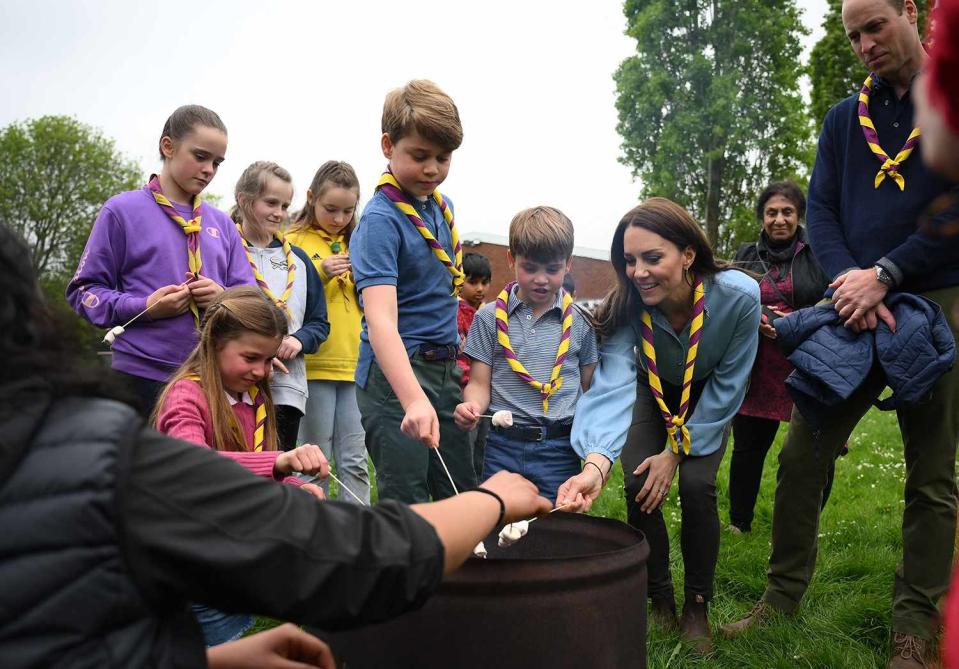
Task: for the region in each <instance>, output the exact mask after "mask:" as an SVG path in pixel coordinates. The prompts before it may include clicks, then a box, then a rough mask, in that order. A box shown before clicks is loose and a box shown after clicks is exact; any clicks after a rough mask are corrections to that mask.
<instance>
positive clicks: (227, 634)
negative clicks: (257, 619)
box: [190, 604, 253, 648]
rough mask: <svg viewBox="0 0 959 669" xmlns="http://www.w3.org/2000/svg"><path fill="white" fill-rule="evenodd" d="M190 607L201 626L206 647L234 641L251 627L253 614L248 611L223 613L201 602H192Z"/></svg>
mask: <svg viewBox="0 0 959 669" xmlns="http://www.w3.org/2000/svg"><path fill="white" fill-rule="evenodd" d="M190 608H192V609H193V615H194V616H196V620H197V622H198V623H200V627H201V628H203V640H204V642H205V643H206V645H207V648H209V647H210V646H219V645H220V644H221V643H226V642H227V641H236V640H237V639H239V638H240V637H241V636H243V635H244V634H245V633H246V631H247V630H248V629H250V628H251V627H253V616H251V615H250V614H249V613H224V612H223V611H218V610H217V609H211V608H210V607H209V606H203V605H202V604H192V605H191V607H190Z"/></svg>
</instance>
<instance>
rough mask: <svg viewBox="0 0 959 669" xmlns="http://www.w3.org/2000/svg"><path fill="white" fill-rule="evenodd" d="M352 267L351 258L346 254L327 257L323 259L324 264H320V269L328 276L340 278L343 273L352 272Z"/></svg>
mask: <svg viewBox="0 0 959 669" xmlns="http://www.w3.org/2000/svg"><path fill="white" fill-rule="evenodd" d="M352 266H353V265H352V263H350V257H349V256H348V255H346V254H345V253H338V254H336V255H335V256H327V257H325V258H323V262H321V263H320V267H321V268H322V269H323V271H324V272H325V273H326V275H327V276H339V275H340V274H342V273H343V272H348V271H350V268H351V267H352Z"/></svg>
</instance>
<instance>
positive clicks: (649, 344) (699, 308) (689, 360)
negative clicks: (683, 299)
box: [640, 276, 706, 455]
mask: <svg viewBox="0 0 959 669" xmlns="http://www.w3.org/2000/svg"><path fill="white" fill-rule="evenodd" d="M705 310H706V293H705V291H704V290H703V278H702V277H701V276H697V277H696V278H695V280H694V281H693V310H692V319H691V322H690V326H689V350H688V351H687V353H686V370H685V371H684V372H683V388H682V394H681V398H680V403H679V411H678V412H677V413H676V415H673V414H672V413H670V411H669V407H667V406H666V400H665V399H664V398H663V384H662V381H661V380H660V378H659V369H658V368H657V367H656V348H655V341H654V339H653V322H652V319H651V318H650V316H649V312H648V311H646V310H645V309H644V310H643V313H642V323H641V326H640V330H641V331H642V335H643V355H644V356H645V357H646V368H647V370H648V371H649V387H650V389H651V390H652V391H653V397H655V398H656V403H657V404H658V405H659V410H660V411H661V412H662V414H663V420H664V421H665V422H666V436H667V438H668V440H669V446H670V447H671V448H672V449H673V453H677V454H678V453H679V449H680V446H682V449H683V453H685V454H686V455H689V447H690V439H689V428H687V427H686V413H687V412H688V411H689V394H690V390H691V388H692V385H693V370H694V369H695V367H696V354H697V353H698V352H699V338H700V335H701V334H702V329H703V315H704V313H705Z"/></svg>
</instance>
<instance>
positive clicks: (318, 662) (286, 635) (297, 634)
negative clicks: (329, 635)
mask: <svg viewBox="0 0 959 669" xmlns="http://www.w3.org/2000/svg"><path fill="white" fill-rule="evenodd" d="M206 659H207V663H208V664H209V666H210V668H211V669H246V668H247V667H249V669H264V668H265V669H280V668H281V667H318V668H319V669H336V661H335V660H334V659H333V652H332V651H331V650H330V647H329V646H327V645H326V644H325V643H323V642H322V641H320V640H319V639H317V638H316V637H315V636H313V635H312V634H308V633H307V632H304V631H303V630H301V629H300V628H299V627H297V626H296V625H293V624H292V623H286V624H285V625H280V626H279V627H274V628H273V629H271V630H266V631H265V632H259V633H257V634H253V635H251V636H248V637H245V638H243V639H238V640H236V641H230V642H229V643H224V644H220V645H219V646H213V647H211V648H209V649H207V651H206Z"/></svg>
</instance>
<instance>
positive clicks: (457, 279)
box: [376, 170, 466, 295]
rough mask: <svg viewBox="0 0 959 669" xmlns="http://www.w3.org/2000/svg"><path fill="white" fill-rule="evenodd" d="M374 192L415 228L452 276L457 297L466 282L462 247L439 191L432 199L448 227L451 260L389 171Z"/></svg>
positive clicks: (451, 213)
mask: <svg viewBox="0 0 959 669" xmlns="http://www.w3.org/2000/svg"><path fill="white" fill-rule="evenodd" d="M376 190H381V191H383V194H384V195H386V197H387V198H389V200H390V202H392V203H393V204H394V205H395V206H396V208H397V209H399V210H400V211H401V212H402V213H403V214H405V215H406V218H407V219H409V221H410V223H412V224H413V225H414V226H416V229H417V230H418V231H419V233H420V235H421V236H422V237H423V239H425V240H426V243H427V244H428V245H429V247H430V249H431V250H432V251H433V255H435V256H436V257H437V258H438V259H439V261H440V262H441V263H443V264H444V265H445V266H446V269H447V270H449V273H450V274H451V275H453V295H459V292H460V288H461V287H462V286H463V281H465V280H466V275H465V274H464V273H463V247H462V245H461V244H460V236H459V232H457V230H456V224H455V223H454V222H453V212H452V211H451V210H450V208H449V205H448V204H446V202H445V201H444V200H443V196H442V195H440V191H439V189H437V190H434V191H433V199H434V200H435V201H436V204H437V205H439V208H440V211H442V212H443V218H445V219H446V223H447V225H449V226H450V236H451V237H452V238H453V256H454V259H453V260H450V257H449V255H447V253H446V250H445V249H444V248H443V245H442V244H440V243H439V242H438V241H437V240H436V237H434V236H433V234H432V233H431V232H430V230H429V228H428V227H426V223H424V222H423V219H422V218H420V215H419V214H417V213H416V209H414V208H413V205H412V204H411V203H410V200H409V198H408V197H407V196H406V193H404V192H403V188H402V187H401V186H400V184H399V182H398V181H397V180H396V179H395V178H394V177H393V175H392V174H391V173H390V171H389V170H387V171H386V172H383V176H381V177H380V181H379V183H378V184H376Z"/></svg>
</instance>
